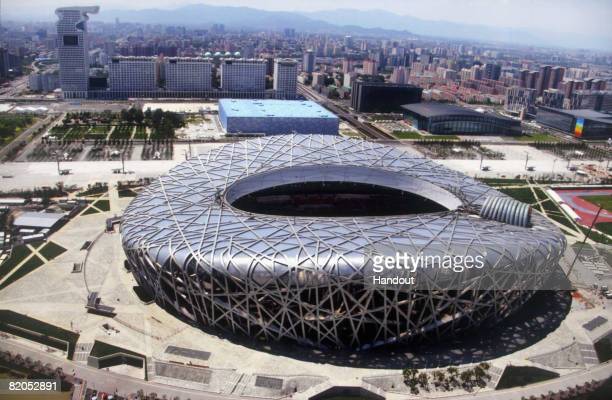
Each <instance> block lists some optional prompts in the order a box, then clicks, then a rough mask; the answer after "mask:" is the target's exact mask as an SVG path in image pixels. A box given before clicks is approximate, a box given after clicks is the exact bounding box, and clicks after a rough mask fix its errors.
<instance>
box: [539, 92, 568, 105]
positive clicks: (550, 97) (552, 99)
mask: <svg viewBox="0 0 612 400" xmlns="http://www.w3.org/2000/svg"><path fill="white" fill-rule="evenodd" d="M564 98H565V96H564V95H563V92H562V91H560V90H559V89H546V90H544V92H542V105H543V106H545V107H552V108H563V100H564Z"/></svg>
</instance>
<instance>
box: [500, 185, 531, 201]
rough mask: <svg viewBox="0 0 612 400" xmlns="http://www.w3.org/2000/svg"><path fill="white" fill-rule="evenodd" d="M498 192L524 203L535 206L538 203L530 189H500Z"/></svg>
mask: <svg viewBox="0 0 612 400" xmlns="http://www.w3.org/2000/svg"><path fill="white" fill-rule="evenodd" d="M498 190H499V191H500V192H502V193H505V194H507V195H508V196H510V197H512V198H514V199H516V200H518V201H522V202H523V203H527V204H533V203H535V202H536V201H537V200H536V198H535V197H534V195H533V192H532V191H531V189H530V188H528V187H525V188H517V189H498Z"/></svg>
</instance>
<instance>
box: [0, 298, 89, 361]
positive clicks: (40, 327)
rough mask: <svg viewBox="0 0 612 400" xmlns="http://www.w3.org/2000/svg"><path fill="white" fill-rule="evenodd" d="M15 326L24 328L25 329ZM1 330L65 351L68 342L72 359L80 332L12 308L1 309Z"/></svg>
mask: <svg viewBox="0 0 612 400" xmlns="http://www.w3.org/2000/svg"><path fill="white" fill-rule="evenodd" d="M15 327H18V328H22V329H23V330H22V329H18V328H15ZM0 330H2V331H4V332H8V333H11V334H13V335H16V336H20V337H24V338H26V339H29V340H33V341H35V342H38V343H42V344H44V345H47V346H50V347H54V348H57V349H60V350H64V351H65V350H66V342H67V343H68V346H69V347H68V359H70V360H71V359H72V355H73V354H74V348H75V345H76V343H77V340H78V339H79V334H78V333H74V332H72V331H69V330H66V329H63V328H60V327H58V326H55V325H51V324H48V323H46V322H43V321H40V320H37V319H34V318H30V317H28V316H26V315H22V314H18V313H16V312H14V311H11V310H0ZM29 331H32V332H35V333H32V332H29ZM36 333H37V334H36Z"/></svg>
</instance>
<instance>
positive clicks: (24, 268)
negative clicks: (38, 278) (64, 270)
mask: <svg viewBox="0 0 612 400" xmlns="http://www.w3.org/2000/svg"><path fill="white" fill-rule="evenodd" d="M43 264H44V262H43V260H41V259H40V257H38V256H32V257H30V259H29V260H28V261H26V262H25V263H24V264H23V265H21V267H19V269H18V270H17V271H15V272H13V274H12V275H11V276H9V277H8V278H6V280H5V281H4V282H2V284H1V285H0V290H2V289H4V288H5V287H7V286H9V285H10V284H11V283H14V282H15V281H17V280H19V279H20V278H22V277H24V276H26V275H27V274H29V273H30V272H32V271H34V270H35V269H37V268H38V267H40V266H41V265H43Z"/></svg>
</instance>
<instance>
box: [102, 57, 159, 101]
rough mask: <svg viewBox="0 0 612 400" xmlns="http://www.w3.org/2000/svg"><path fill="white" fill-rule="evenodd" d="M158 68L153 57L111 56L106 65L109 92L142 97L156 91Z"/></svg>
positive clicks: (121, 95)
mask: <svg viewBox="0 0 612 400" xmlns="http://www.w3.org/2000/svg"><path fill="white" fill-rule="evenodd" d="M158 79H159V70H158V68H157V63H156V59H155V58H154V57H113V58H112V59H111V62H110V64H109V66H108V81H109V87H110V90H111V92H113V93H114V95H115V96H118V97H143V96H149V95H152V94H153V93H154V92H155V91H157V83H158Z"/></svg>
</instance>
